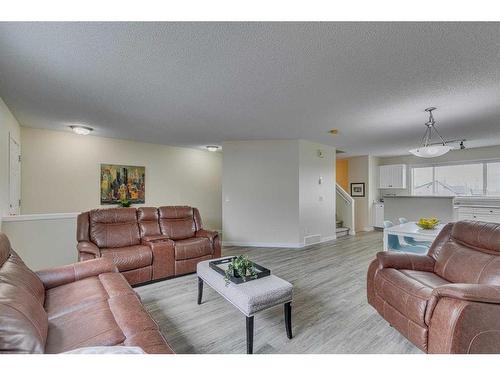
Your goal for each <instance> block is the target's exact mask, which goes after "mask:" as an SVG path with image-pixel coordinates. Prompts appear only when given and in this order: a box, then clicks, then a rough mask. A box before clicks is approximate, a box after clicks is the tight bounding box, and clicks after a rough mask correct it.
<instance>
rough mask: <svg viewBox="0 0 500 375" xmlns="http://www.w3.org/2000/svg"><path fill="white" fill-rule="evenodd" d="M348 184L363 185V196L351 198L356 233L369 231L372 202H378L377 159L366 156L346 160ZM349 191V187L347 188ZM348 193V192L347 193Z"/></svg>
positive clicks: (371, 227)
mask: <svg viewBox="0 0 500 375" xmlns="http://www.w3.org/2000/svg"><path fill="white" fill-rule="evenodd" d="M348 163H349V167H348V170H349V184H351V183H356V182H364V183H365V196H364V197H353V198H354V200H355V202H356V203H355V226H356V231H357V232H358V231H359V232H361V231H369V230H372V229H373V226H372V211H373V202H374V201H376V200H378V197H379V193H378V163H379V161H378V158H376V157H374V156H371V155H366V156H357V157H353V158H349V159H348ZM349 189H350V187H349ZM349 193H350V191H349Z"/></svg>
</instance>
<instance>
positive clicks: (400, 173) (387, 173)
mask: <svg viewBox="0 0 500 375" xmlns="http://www.w3.org/2000/svg"><path fill="white" fill-rule="evenodd" d="M379 188H380V189H406V165H405V164H394V165H381V166H379Z"/></svg>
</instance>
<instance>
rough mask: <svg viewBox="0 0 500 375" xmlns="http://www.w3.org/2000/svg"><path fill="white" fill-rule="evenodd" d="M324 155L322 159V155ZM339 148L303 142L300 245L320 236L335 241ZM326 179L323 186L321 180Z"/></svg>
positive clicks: (300, 165) (300, 158)
mask: <svg viewBox="0 0 500 375" xmlns="http://www.w3.org/2000/svg"><path fill="white" fill-rule="evenodd" d="M319 150H321V151H322V153H323V156H322V157H319V156H318V151H319ZM335 169H336V166H335V148H333V147H329V146H325V145H322V144H319V143H313V142H309V141H304V140H300V141H299V214H300V241H301V242H304V237H305V236H311V235H319V236H321V239H322V240H328V239H332V238H334V237H335V235H336V233H335V205H336V201H335ZM320 177H321V179H322V182H321V184H320V183H319V179H320Z"/></svg>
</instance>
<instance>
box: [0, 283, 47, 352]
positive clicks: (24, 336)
mask: <svg viewBox="0 0 500 375" xmlns="http://www.w3.org/2000/svg"><path fill="white" fill-rule="evenodd" d="M47 328H48V321H47V313H46V312H45V310H44V309H43V306H42V304H41V303H40V301H39V300H38V299H37V298H35V297H34V296H33V295H32V294H31V293H30V292H29V291H27V290H26V289H24V288H22V287H18V286H15V285H10V284H7V283H4V282H0V353H43V352H44V348H45V343H46V340H47Z"/></svg>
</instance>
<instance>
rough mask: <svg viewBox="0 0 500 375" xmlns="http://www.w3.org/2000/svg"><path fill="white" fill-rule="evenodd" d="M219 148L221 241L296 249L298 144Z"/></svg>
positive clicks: (226, 145)
mask: <svg viewBox="0 0 500 375" xmlns="http://www.w3.org/2000/svg"><path fill="white" fill-rule="evenodd" d="M222 148H223V150H224V153H223V177H222V197H223V198H222V199H223V210H222V213H223V230H222V231H223V236H224V241H225V242H226V243H233V244H241V245H243V244H246V245H249V246H250V245H261V246H267V245H269V244H274V245H276V246H280V245H282V246H286V245H288V246H297V244H298V243H299V242H300V240H299V168H298V163H299V148H298V141H292V140H290V141H289V140H282V141H281V140H278V141H236V142H224V144H223V146H222Z"/></svg>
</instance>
